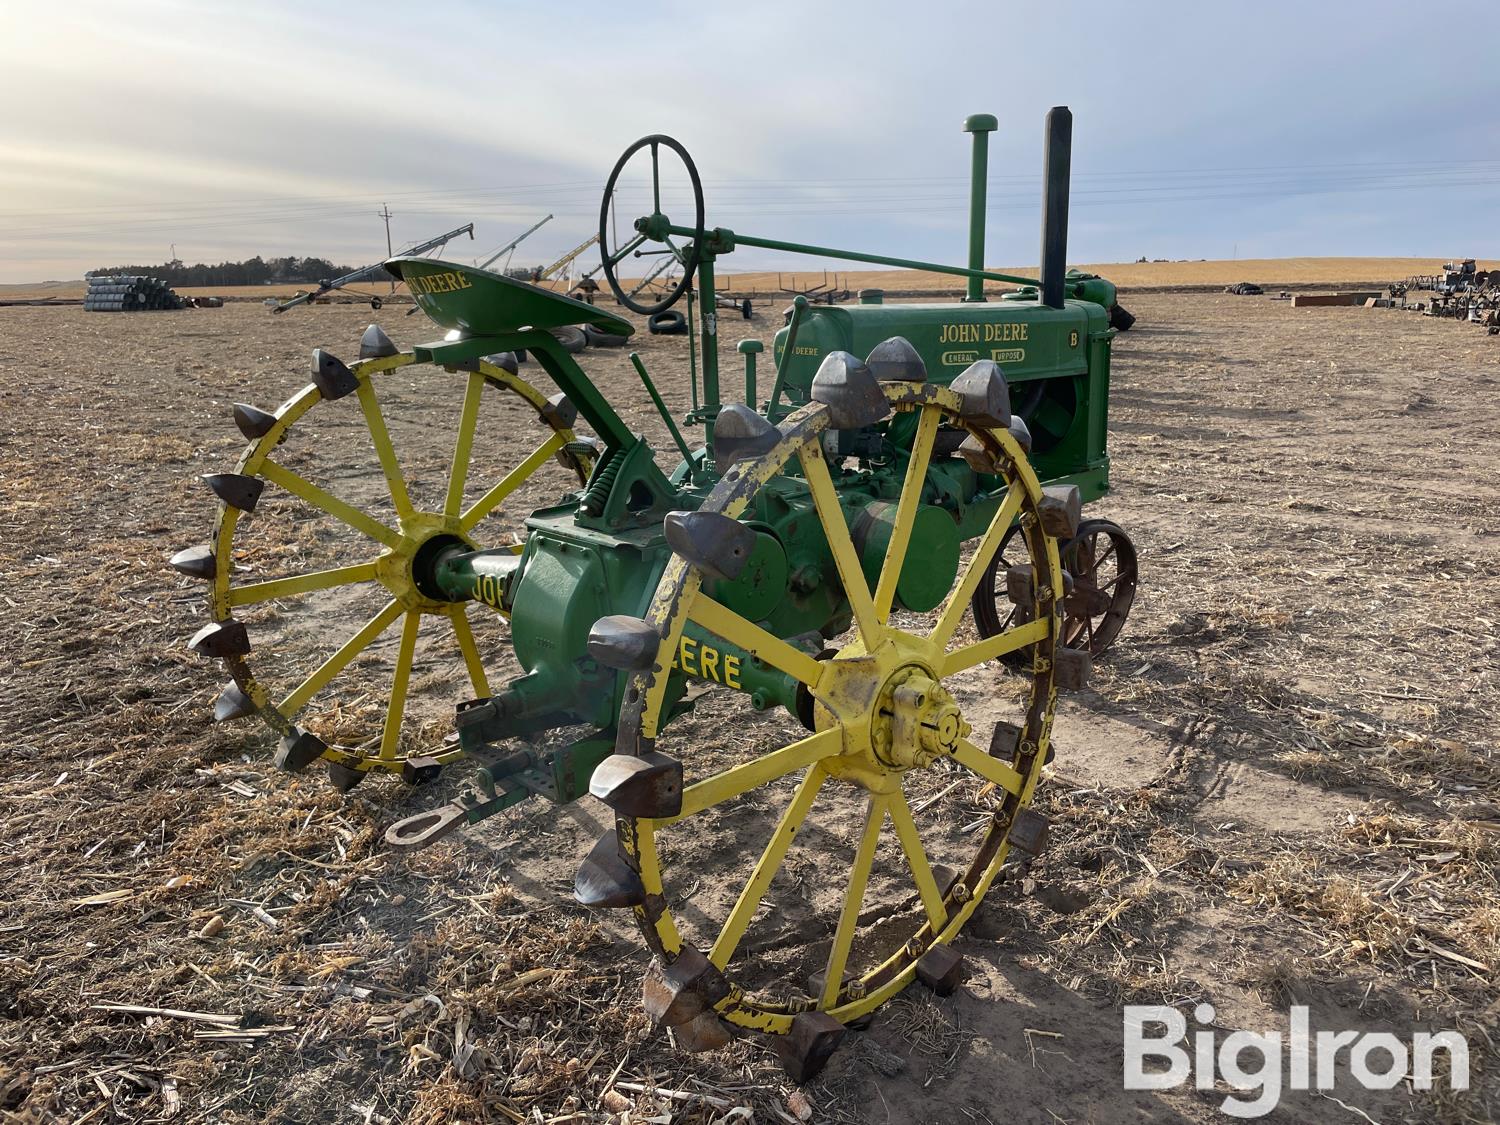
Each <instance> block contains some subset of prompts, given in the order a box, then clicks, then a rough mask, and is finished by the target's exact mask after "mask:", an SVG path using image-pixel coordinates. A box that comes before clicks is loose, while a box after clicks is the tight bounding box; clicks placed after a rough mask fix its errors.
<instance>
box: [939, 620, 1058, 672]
mask: <svg viewBox="0 0 1500 1125" xmlns="http://www.w3.org/2000/svg"><path fill="white" fill-rule="evenodd" d="M1050 625H1051V622H1050V621H1049V620H1048V618H1047V617H1040V618H1038V619H1037V620H1035V621H1028V622H1026V624H1024V625H1017V626H1015V627H1014V628H1010V629H1007V630H1006V631H1005V632H1003V633H996V634H995V635H994V636H993V637H986V638H985V639H984V640H982V641H979V642H977V643H975V644H972V645H965V646H964V647H963V648H956V649H954V650H953V651H952V652H950V653H948V655H947V656H946V657H945V658H944V660H943V675H945V676H951V675H953V674H954V673H955V672H962V671H963V670H964V669H965V668H972V667H974V665H976V664H983V663H984V662H985V661H986V660H994V659H995V658H996V657H997V656H1004V655H1005V654H1006V653H1007V652H1015V651H1016V650H1017V649H1022V648H1025V647H1026V646H1027V645H1034V644H1036V643H1037V642H1038V641H1045V640H1046V639H1047V630H1048V628H1049V626H1050Z"/></svg>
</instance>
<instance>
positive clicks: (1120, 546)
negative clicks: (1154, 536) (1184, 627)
mask: <svg viewBox="0 0 1500 1125" xmlns="http://www.w3.org/2000/svg"><path fill="white" fill-rule="evenodd" d="M1062 558H1063V565H1064V566H1065V567H1066V568H1067V570H1068V573H1069V574H1071V575H1072V576H1073V589H1072V591H1071V592H1070V593H1069V594H1068V595H1067V596H1066V597H1065V598H1064V599H1063V614H1064V619H1063V634H1062V641H1063V643H1064V644H1066V645H1068V646H1070V647H1073V648H1086V649H1088V650H1089V652H1090V653H1091V654H1093V655H1095V656H1097V655H1099V654H1100V653H1102V652H1103V651H1104V650H1105V649H1107V648H1108V647H1109V646H1110V645H1111V644H1112V643H1113V642H1114V639H1115V638H1116V637H1117V636H1119V635H1120V629H1121V628H1122V627H1123V626H1124V624H1125V618H1126V617H1127V616H1129V614H1130V607H1131V605H1132V603H1134V601H1135V588H1136V580H1137V571H1136V566H1137V564H1136V557H1135V545H1134V544H1133V543H1131V542H1130V537H1129V536H1127V535H1126V534H1125V532H1124V531H1123V530H1122V529H1121V528H1120V527H1119V525H1118V524H1115V523H1111V522H1110V521H1109V520H1085V521H1084V522H1083V523H1081V524H1079V526H1078V534H1077V535H1075V536H1074V537H1073V538H1072V539H1071V540H1070V541H1069V542H1068V544H1067V545H1066V546H1065V547H1064V548H1063V553H1062Z"/></svg>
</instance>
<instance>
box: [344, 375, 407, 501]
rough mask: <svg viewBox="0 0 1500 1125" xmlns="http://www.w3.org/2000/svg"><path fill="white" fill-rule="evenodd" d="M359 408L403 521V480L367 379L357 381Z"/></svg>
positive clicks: (372, 388) (394, 451)
mask: <svg viewBox="0 0 1500 1125" xmlns="http://www.w3.org/2000/svg"><path fill="white" fill-rule="evenodd" d="M356 393H357V394H358V395H359V407H360V409H361V410H363V411H364V414H365V425H366V426H367V427H368V428H369V431H370V440H371V441H372V442H374V443H375V455H376V456H377V457H379V458H380V469H381V471H382V472H383V473H385V482H386V484H387V485H388V486H389V487H390V490H391V503H392V504H394V505H395V506H396V514H397V515H398V516H400V517H401V518H402V519H406V518H407V517H409V516H410V515H411V514H412V506H411V497H410V496H408V495H407V492H406V478H405V477H404V476H402V475H401V463H400V462H399V461H397V460H396V449H395V447H394V446H392V445H391V435H390V431H389V430H387V429H386V428H385V415H384V414H382V413H381V412H380V400H379V399H377V398H376V397H375V387H374V385H373V384H371V382H370V380H368V379H361V380H360V381H359V386H358V388H357V390H356Z"/></svg>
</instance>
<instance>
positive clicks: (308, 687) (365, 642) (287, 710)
mask: <svg viewBox="0 0 1500 1125" xmlns="http://www.w3.org/2000/svg"><path fill="white" fill-rule="evenodd" d="M401 612H402V611H401V603H400V602H398V601H395V600H392V601H389V602H387V603H386V604H385V608H384V609H382V610H381V611H380V612H379V613H377V614H376V615H375V616H374V617H372V618H370V620H369V621H367V622H366V623H365V626H364V628H362V629H361V630H360V631H359V632H357V633H355V634H354V636H352V637H350V638H349V639H348V640H347V641H345V642H344V647H343V648H341V649H339V650H338V652H336V653H334V654H333V655H332V656H330V657H329V658H328V659H327V660H325V661H323V663H322V664H320V665H319V666H318V667H317V669H316V670H315V671H314V672H313V674H312V675H310V676H308V677H307V679H305V680H303V681H302V682H301V683H300V684H298V685H297V687H296V688H295V689H294V690H293V691H292V693H291V694H290V695H288V696H287V697H286V698H285V699H283V700H282V701H281V702H280V703H278V704H277V705H276V710H278V711H280V712H281V713H282V714H283V715H285V716H286V717H287V718H288V719H290V718H291V717H292V716H293V715H295V714H296V713H297V712H298V711H300V710H302V708H303V707H305V706H306V705H307V701H308V700H309V699H311V698H312V697H313V696H315V695H317V694H318V692H320V691H322V690H323V688H325V687H327V686H328V681H329V680H331V679H333V678H334V677H335V676H337V675H338V674H339V673H340V672H342V671H343V670H344V668H345V667H347V666H348V664H349V661H351V660H353V659H354V658H355V657H356V656H358V655H359V654H360V653H361V652H363V651H364V650H365V649H366V648H367V647H369V644H370V642H371V641H373V640H374V639H375V638H376V637H378V636H380V634H381V633H383V632H385V631H386V629H387V628H389V627H390V624H391V622H393V621H395V620H396V618H398V617H400V616H401Z"/></svg>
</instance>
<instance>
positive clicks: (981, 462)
mask: <svg viewBox="0 0 1500 1125" xmlns="http://www.w3.org/2000/svg"><path fill="white" fill-rule="evenodd" d="M958 455H959V456H960V457H962V458H963V459H964V463H965V464H966V465H968V466H969V468H971V469H973V470H974V471H975V472H976V473H983V474H985V475H987V476H997V475H999V474H1000V473H1003V472H1004V471H1005V468H1004V466H1003V465H1001V464H1000V462H999V461H998V460H996V459H995V455H994V454H993V453H991V452H990V448H989V446H987V445H985V444H984V442H982V441H980V440H979V439H978V438H977V437H975V436H974V435H973V434H970V435H969V436H968V437H966V438H964V440H963V442H962V443H961V444H960V445H959V447H958Z"/></svg>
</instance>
